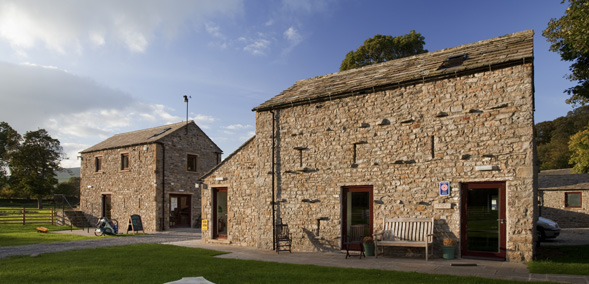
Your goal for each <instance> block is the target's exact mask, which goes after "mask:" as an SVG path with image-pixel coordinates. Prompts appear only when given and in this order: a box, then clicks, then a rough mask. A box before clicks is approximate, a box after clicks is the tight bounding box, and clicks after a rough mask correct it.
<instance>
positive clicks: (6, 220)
mask: <svg viewBox="0 0 589 284" xmlns="http://www.w3.org/2000/svg"><path fill="white" fill-rule="evenodd" d="M55 213H56V212H55V210H54V209H53V208H50V209H30V208H29V209H27V208H13V209H0V224H22V225H25V224H51V225H54V224H55Z"/></svg>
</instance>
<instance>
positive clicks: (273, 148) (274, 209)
mask: <svg viewBox="0 0 589 284" xmlns="http://www.w3.org/2000/svg"><path fill="white" fill-rule="evenodd" d="M270 113H271V114H272V203H271V205H272V250H276V208H275V206H274V199H275V197H274V180H275V173H274V171H275V167H276V163H275V162H274V159H275V158H274V152H276V150H275V148H276V145H275V141H276V139H275V137H274V136H275V135H276V133H275V128H276V126H275V123H276V114H275V113H274V111H273V110H271V111H270Z"/></svg>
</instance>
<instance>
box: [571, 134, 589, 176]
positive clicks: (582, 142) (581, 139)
mask: <svg viewBox="0 0 589 284" xmlns="http://www.w3.org/2000/svg"><path fill="white" fill-rule="evenodd" d="M569 149H570V151H571V159H570V163H571V164H573V165H574V166H573V170H574V171H575V172H577V173H588V172H589V125H588V126H587V127H586V128H585V130H582V131H579V132H577V134H575V135H573V136H571V140H570V141H569Z"/></svg>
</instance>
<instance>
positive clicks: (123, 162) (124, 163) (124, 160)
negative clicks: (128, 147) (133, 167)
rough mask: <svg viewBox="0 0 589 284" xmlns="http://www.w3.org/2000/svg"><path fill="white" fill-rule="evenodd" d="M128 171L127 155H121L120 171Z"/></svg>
mask: <svg viewBox="0 0 589 284" xmlns="http://www.w3.org/2000/svg"><path fill="white" fill-rule="evenodd" d="M126 170H129V153H124V154H121V171H126Z"/></svg>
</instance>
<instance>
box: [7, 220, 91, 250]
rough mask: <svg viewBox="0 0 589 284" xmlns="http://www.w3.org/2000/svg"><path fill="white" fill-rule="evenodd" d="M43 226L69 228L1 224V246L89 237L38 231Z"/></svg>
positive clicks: (57, 227)
mask: <svg viewBox="0 0 589 284" xmlns="http://www.w3.org/2000/svg"><path fill="white" fill-rule="evenodd" d="M39 226H43V227H45V228H47V229H49V231H50V232H51V231H61V230H66V229H67V230H69V227H67V226H55V225H29V224H27V225H8V224H0V247H3V246H22V245H30V244H39V243H54V242H67V241H75V240H86V239H89V237H85V236H77V235H65V234H51V233H48V234H44V233H37V227H39Z"/></svg>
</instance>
